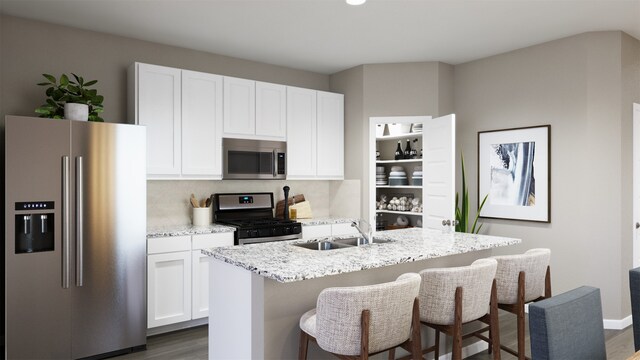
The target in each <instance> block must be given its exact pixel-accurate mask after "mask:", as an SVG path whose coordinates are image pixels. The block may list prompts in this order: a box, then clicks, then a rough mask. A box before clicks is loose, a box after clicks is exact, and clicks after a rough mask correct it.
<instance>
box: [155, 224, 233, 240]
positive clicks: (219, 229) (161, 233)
mask: <svg viewBox="0 0 640 360" xmlns="http://www.w3.org/2000/svg"><path fill="white" fill-rule="evenodd" d="M234 231H236V229H235V228H233V227H231V226H224V225H218V224H211V225H207V226H193V225H174V226H155V227H150V228H147V237H148V238H155V237H166V236H182V235H197V234H215V233H225V232H234Z"/></svg>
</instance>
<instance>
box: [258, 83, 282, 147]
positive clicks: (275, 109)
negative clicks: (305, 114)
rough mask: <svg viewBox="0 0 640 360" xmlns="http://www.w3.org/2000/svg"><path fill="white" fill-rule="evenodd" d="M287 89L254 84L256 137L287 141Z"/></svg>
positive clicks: (275, 85)
mask: <svg viewBox="0 0 640 360" xmlns="http://www.w3.org/2000/svg"><path fill="white" fill-rule="evenodd" d="M286 106H287V87H286V86H284V85H277V84H269V83H264V82H256V136H257V137H261V138H268V139H271V138H275V139H278V140H283V141H284V140H286V139H287V108H286Z"/></svg>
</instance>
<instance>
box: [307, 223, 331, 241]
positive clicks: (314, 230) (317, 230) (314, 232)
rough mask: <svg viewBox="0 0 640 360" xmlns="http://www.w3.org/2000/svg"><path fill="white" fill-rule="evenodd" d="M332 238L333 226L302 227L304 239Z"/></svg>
mask: <svg viewBox="0 0 640 360" xmlns="http://www.w3.org/2000/svg"><path fill="white" fill-rule="evenodd" d="M330 236H331V224H323V225H308V226H303V227H302V238H303V239H305V240H306V239H315V238H321V237H330Z"/></svg>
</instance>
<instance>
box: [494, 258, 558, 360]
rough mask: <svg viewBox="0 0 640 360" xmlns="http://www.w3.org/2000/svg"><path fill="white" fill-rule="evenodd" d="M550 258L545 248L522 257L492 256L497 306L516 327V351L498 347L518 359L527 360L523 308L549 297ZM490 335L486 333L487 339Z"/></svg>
mask: <svg viewBox="0 0 640 360" xmlns="http://www.w3.org/2000/svg"><path fill="white" fill-rule="evenodd" d="M550 258H551V250H549V249H531V250H529V251H527V252H525V253H524V254H519V255H505V256H493V257H492V259H495V260H496V261H497V262H498V270H497V271H496V288H497V291H498V307H499V308H500V309H502V310H505V311H508V312H510V313H512V314H515V315H516V319H517V327H518V330H517V331H518V350H517V351H515V350H513V349H511V348H509V347H506V346H504V345H500V348H501V349H502V350H504V351H506V352H508V353H510V354H512V355H514V356H517V357H518V359H519V360H524V359H529V358H528V357H526V356H525V339H524V338H525V333H524V331H525V315H524V305H525V304H527V303H530V302H534V301H538V300H542V299H546V298H549V297H551V270H550V267H549V261H550ZM492 335H493V334H492V333H491V332H489V338H491V336H492Z"/></svg>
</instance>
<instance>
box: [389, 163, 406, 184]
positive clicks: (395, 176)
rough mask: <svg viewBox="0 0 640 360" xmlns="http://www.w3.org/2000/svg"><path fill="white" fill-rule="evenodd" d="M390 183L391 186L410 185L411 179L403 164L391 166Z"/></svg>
mask: <svg viewBox="0 0 640 360" xmlns="http://www.w3.org/2000/svg"><path fill="white" fill-rule="evenodd" d="M389 185H391V186H400V185H409V180H408V179H407V173H405V172H404V168H403V167H402V166H392V167H391V172H390V173H389Z"/></svg>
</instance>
